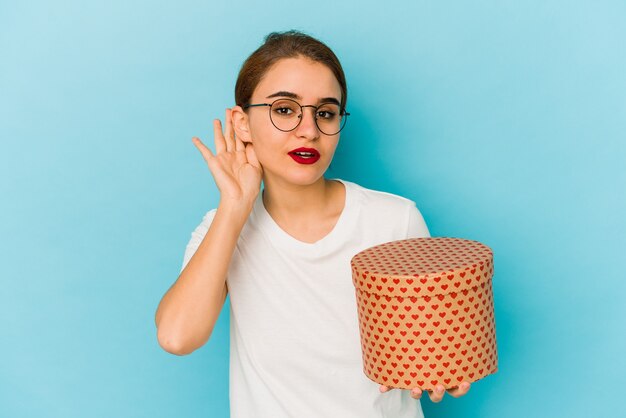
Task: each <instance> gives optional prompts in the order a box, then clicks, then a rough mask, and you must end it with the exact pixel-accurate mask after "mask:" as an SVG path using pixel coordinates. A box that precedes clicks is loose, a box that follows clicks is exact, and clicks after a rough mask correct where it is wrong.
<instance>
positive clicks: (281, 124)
mask: <svg viewBox="0 0 626 418" xmlns="http://www.w3.org/2000/svg"><path fill="white" fill-rule="evenodd" d="M270 119H271V121H272V123H273V124H274V126H275V127H276V128H278V129H280V130H281V131H285V132H288V131H292V130H294V129H296V128H297V127H298V124H300V120H301V119H302V107H300V105H299V104H298V102H296V101H294V100H290V99H279V100H276V101H275V102H274V103H273V104H272V106H271V108H270ZM315 123H316V124H317V128H318V129H319V130H320V132H322V133H324V134H326V135H335V134H337V133H339V131H341V130H342V129H343V127H344V125H345V124H346V116H345V115H342V112H341V107H340V106H339V105H337V104H335V103H325V104H323V105H321V106H320V107H318V108H317V111H316V114H315Z"/></svg>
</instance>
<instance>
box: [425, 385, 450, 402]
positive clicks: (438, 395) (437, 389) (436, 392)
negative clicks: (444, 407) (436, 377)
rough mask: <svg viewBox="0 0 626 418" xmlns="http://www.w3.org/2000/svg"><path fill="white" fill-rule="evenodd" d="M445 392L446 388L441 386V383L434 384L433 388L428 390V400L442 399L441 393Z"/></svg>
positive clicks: (437, 400) (436, 400)
mask: <svg viewBox="0 0 626 418" xmlns="http://www.w3.org/2000/svg"><path fill="white" fill-rule="evenodd" d="M445 394H446V388H444V387H443V385H442V384H439V385H437V386H435V390H432V391H428V395H429V396H430V400H431V401H433V402H435V403H438V402H441V400H442V399H443V395H445Z"/></svg>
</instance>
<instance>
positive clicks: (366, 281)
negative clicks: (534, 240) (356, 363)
mask: <svg viewBox="0 0 626 418" xmlns="http://www.w3.org/2000/svg"><path fill="white" fill-rule="evenodd" d="M350 265H351V268H352V282H353V283H354V286H355V290H356V300H357V310H358V316H359V331H360V335H361V348H362V351H363V371H364V372H365V375H366V376H367V377H368V378H369V379H371V380H373V381H374V382H376V383H379V384H381V385H386V386H389V387H394V388H402V389H412V388H415V387H419V388H420V389H422V390H432V389H434V388H435V386H436V385H437V384H438V383H441V384H442V385H443V386H444V387H445V388H446V389H450V388H453V387H458V386H459V384H460V383H461V382H463V381H467V382H474V381H476V380H479V379H481V378H483V377H485V376H487V375H489V374H492V373H495V372H496V371H497V370H498V354H497V347H496V334H495V317H494V309H493V290H492V281H491V278H492V276H493V252H492V251H491V249H490V248H489V247H487V246H486V245H484V244H481V243H479V242H477V241H471V240H465V239H460V238H445V237H437V238H411V239H406V240H399V241H392V242H387V243H384V244H380V245H377V246H374V247H371V248H368V249H366V250H363V251H361V252H360V253H358V254H356V255H355V256H354V257H353V258H352V260H351V262H350Z"/></svg>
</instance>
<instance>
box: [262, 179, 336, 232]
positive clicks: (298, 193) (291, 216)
mask: <svg viewBox="0 0 626 418" xmlns="http://www.w3.org/2000/svg"><path fill="white" fill-rule="evenodd" d="M264 183H265V181H264ZM341 187H342V184H341V183H338V182H336V181H333V180H327V179H325V178H324V177H322V178H320V179H319V181H317V182H315V183H314V184H311V185H306V186H301V185H294V184H284V183H282V184H281V183H277V182H274V183H270V184H267V183H265V189H264V190H263V196H262V197H263V205H264V206H265V210H267V212H268V213H269V214H270V215H271V216H272V218H274V219H275V220H276V221H279V222H281V221H282V222H284V223H289V224H295V225H298V224H305V223H310V222H315V221H317V220H319V219H324V218H327V217H328V216H332V214H334V213H335V212H336V209H337V208H336V207H335V206H341V207H340V208H339V212H341V209H342V208H343V202H338V193H337V192H338V191H340V190H339V188H341Z"/></svg>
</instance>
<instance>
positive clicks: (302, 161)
mask: <svg viewBox="0 0 626 418" xmlns="http://www.w3.org/2000/svg"><path fill="white" fill-rule="evenodd" d="M297 152H299V153H308V154H312V155H311V156H310V157H309V156H306V157H305V156H302V155H298V154H296V153H297ZM289 156H290V157H291V158H293V159H294V160H295V161H296V162H298V163H300V164H313V163H315V162H316V161H317V160H319V159H320V153H319V152H318V151H317V150H316V149H315V148H298V149H294V150H291V151H289Z"/></svg>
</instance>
